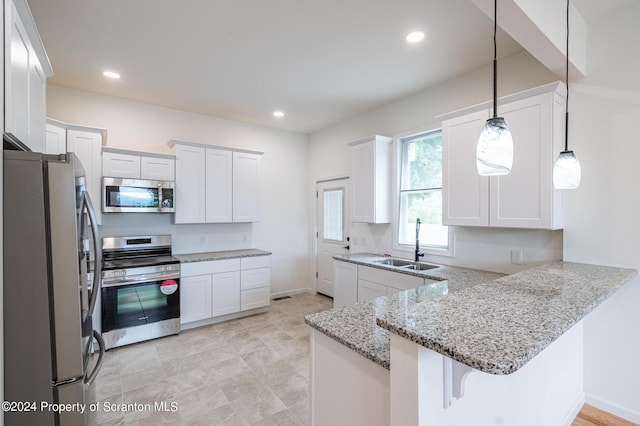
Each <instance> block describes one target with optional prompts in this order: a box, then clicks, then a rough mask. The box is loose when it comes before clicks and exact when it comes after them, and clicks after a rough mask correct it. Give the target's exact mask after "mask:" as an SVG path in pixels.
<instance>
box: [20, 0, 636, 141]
mask: <svg viewBox="0 0 640 426" xmlns="http://www.w3.org/2000/svg"><path fill="white" fill-rule="evenodd" d="M630 1H634V0H608V2H601V1H598V0H575V3H576V5H577V6H578V7H582V8H583V9H584V10H587V11H588V12H589V13H591V14H592V15H593V16H598V15H602V14H605V13H610V11H611V10H610V8H611V7H612V4H613V7H614V8H615V7H616V5H619V4H624V3H628V2H630ZM28 3H29V6H30V8H31V10H32V13H33V16H34V19H35V21H36V25H37V26H38V29H39V31H40V35H41V37H42V40H43V42H44V45H45V49H46V50H47V53H48V55H49V58H50V61H51V64H52V66H53V70H54V76H53V77H51V78H50V79H49V82H50V83H51V84H55V85H60V86H65V87H70V88H76V89H80V90H86V91H90V92H96V93H102V94H106V95H111V96H117V97H123V98H128V99H132V100H137V101H142V102H146V103H151V104H156V105H162V106H167V107H171V108H176V109H180V110H185V111H191V112H196V113H201V114H207V115H212V116H218V117H224V118H229V119H233V120H238V121H242V122H247V123H253V124H258V125H264V126H269V127H275V128H281V129H285V130H290V131H295V132H301V133H312V132H314V131H316V130H319V129H321V128H323V127H326V126H328V125H331V124H334V123H336V122H340V121H342V120H345V119H348V118H350V117H353V116H355V115H357V114H360V113H362V112H364V111H367V110H370V109H373V108H376V107H379V106H381V105H384V104H387V103H390V102H392V101H394V100H397V99H400V98H402V97H405V96H407V95H409V94H411V93H415V92H417V91H420V90H424V89H427V88H429V87H432V86H435V85H437V84H440V83H442V82H443V81H445V80H448V79H451V78H453V77H456V76H459V75H462V74H465V73H467V72H470V71H472V70H474V69H477V68H480V67H482V66H484V65H486V64H488V63H490V61H491V58H492V54H493V52H492V50H493V45H492V30H493V22H492V21H491V20H490V19H489V18H487V17H486V16H485V15H484V14H483V13H482V12H481V11H480V10H479V9H477V8H476V7H475V6H474V5H473V4H472V3H471V2H469V1H468V0H394V1H389V0H322V1H313V0H269V1H264V0H189V1H183V2H176V1H175V0H135V1H131V0H109V1H103V0H56V1H51V0H28ZM578 3H580V4H581V5H582V6H580V5H579V4H578ZM603 3H607V4H609V6H608V7H607V6H603V5H602V4H603ZM583 9H581V11H582V10H583ZM585 16H587V15H586V14H585ZM589 16H591V15H589ZM588 19H589V18H588ZM416 29H420V30H423V31H425V32H426V38H425V40H424V41H423V42H421V43H419V44H416V45H409V44H408V43H407V42H406V41H405V40H404V37H405V35H406V34H407V33H408V32H410V31H413V30H416ZM521 50H522V48H521V47H520V46H519V45H518V44H517V43H516V42H515V41H513V40H512V39H511V38H510V37H509V36H508V35H506V34H505V33H503V32H499V34H498V56H499V58H502V57H507V56H510V55H513V54H515V53H518V52H519V51H521ZM104 70H113V71H117V72H119V73H120V74H121V75H122V78H121V79H120V80H108V79H106V78H105V77H103V76H102V74H101V73H102V71H104ZM274 110H282V111H284V112H285V114H286V115H285V117H284V118H275V117H273V115H272V113H273V111H274Z"/></svg>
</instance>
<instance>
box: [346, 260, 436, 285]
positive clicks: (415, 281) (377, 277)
mask: <svg viewBox="0 0 640 426" xmlns="http://www.w3.org/2000/svg"><path fill="white" fill-rule="evenodd" d="M358 278H362V279H363V280H367V281H371V282H374V283H378V284H382V285H386V286H388V287H393V288H397V289H400V290H408V289H410V288H416V287H419V286H421V285H423V284H424V278H421V277H416V276H415V275H408V274H403V273H401V272H393V271H386V270H383V269H378V268H370V267H368V266H360V265H358Z"/></svg>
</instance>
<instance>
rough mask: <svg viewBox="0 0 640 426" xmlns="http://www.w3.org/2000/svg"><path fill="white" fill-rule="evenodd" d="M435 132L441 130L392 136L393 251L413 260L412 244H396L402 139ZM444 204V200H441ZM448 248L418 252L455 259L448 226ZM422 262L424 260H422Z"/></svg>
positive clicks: (417, 130) (431, 129)
mask: <svg viewBox="0 0 640 426" xmlns="http://www.w3.org/2000/svg"><path fill="white" fill-rule="evenodd" d="M436 130H442V129H440V128H439V127H435V128H431V127H424V128H418V129H413V130H408V131H405V132H401V133H397V134H395V135H394V136H393V178H394V182H393V200H394V208H393V212H392V215H391V216H392V222H393V250H394V251H398V252H407V253H411V258H412V259H413V253H414V251H415V248H416V247H415V245H413V244H399V243H398V233H399V232H400V229H399V228H400V227H399V226H398V221H399V216H400V167H401V164H400V163H401V161H402V139H406V138H410V137H412V136H417V135H420V134H423V133H428V132H433V131H436ZM443 202H444V200H443ZM448 229H449V237H448V239H449V246H448V247H447V248H446V249H445V248H440V247H436V246H428V245H421V246H420V252H421V253H424V254H425V255H426V256H442V257H455V250H454V246H455V244H454V241H455V230H454V229H455V227H453V226H449V228H448ZM422 260H424V258H422Z"/></svg>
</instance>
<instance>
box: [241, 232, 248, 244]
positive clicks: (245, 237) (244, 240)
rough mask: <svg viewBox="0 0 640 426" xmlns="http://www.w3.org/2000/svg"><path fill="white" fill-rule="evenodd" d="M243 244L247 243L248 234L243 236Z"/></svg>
mask: <svg viewBox="0 0 640 426" xmlns="http://www.w3.org/2000/svg"><path fill="white" fill-rule="evenodd" d="M242 242H243V243H246V242H247V234H242Z"/></svg>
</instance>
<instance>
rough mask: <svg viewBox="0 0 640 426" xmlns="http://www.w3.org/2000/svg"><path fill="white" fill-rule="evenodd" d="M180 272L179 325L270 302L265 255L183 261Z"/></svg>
mask: <svg viewBox="0 0 640 426" xmlns="http://www.w3.org/2000/svg"><path fill="white" fill-rule="evenodd" d="M245 259H251V260H245ZM180 275H181V278H180V279H181V290H180V323H181V324H183V325H184V324H190V323H194V322H200V321H202V322H203V323H205V322H206V320H212V319H214V318H216V317H220V316H223V315H231V314H237V313H239V312H241V311H249V310H251V309H256V308H261V307H264V306H268V305H269V303H270V301H271V299H270V295H271V281H270V275H271V274H270V266H269V256H256V257H251V258H242V259H238V258H236V259H223V260H211V261H204V262H190V263H184V264H182V265H181V273H180ZM210 322H215V321H210ZM196 325H200V324H196Z"/></svg>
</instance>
